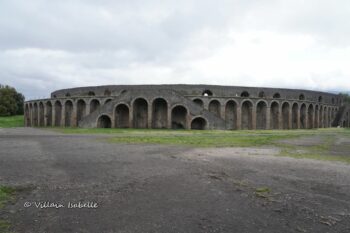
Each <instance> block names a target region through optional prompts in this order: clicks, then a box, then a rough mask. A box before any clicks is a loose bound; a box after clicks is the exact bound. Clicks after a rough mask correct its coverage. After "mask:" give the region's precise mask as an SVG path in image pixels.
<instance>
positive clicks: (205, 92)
mask: <svg viewBox="0 0 350 233" xmlns="http://www.w3.org/2000/svg"><path fill="white" fill-rule="evenodd" d="M202 96H213V92H211V91H210V90H204V91H203V92H202Z"/></svg>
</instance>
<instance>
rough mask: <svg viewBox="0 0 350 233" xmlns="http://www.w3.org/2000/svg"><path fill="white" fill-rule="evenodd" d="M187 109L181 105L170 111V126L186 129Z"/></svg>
mask: <svg viewBox="0 0 350 233" xmlns="http://www.w3.org/2000/svg"><path fill="white" fill-rule="evenodd" d="M186 125H187V109H186V108H185V107H183V106H176V107H174V108H173V109H172V111H171V128H173V129H186Z"/></svg>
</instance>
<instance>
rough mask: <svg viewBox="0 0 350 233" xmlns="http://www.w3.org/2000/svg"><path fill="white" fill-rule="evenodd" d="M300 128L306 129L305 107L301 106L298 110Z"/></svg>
mask: <svg viewBox="0 0 350 233" xmlns="http://www.w3.org/2000/svg"><path fill="white" fill-rule="evenodd" d="M300 128H301V129H306V105H305V104H302V105H301V108H300Z"/></svg>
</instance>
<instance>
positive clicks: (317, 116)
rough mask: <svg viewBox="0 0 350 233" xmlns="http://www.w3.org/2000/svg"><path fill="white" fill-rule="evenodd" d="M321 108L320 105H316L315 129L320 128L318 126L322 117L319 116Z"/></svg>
mask: <svg viewBox="0 0 350 233" xmlns="http://www.w3.org/2000/svg"><path fill="white" fill-rule="evenodd" d="M319 111H320V110H319V107H318V105H316V107H315V120H314V127H315V128H318V127H319V126H318V124H319V117H320V114H319Z"/></svg>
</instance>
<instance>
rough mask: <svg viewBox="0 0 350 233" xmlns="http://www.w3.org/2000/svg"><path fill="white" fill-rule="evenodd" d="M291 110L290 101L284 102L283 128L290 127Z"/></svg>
mask: <svg viewBox="0 0 350 233" xmlns="http://www.w3.org/2000/svg"><path fill="white" fill-rule="evenodd" d="M289 112H290V105H289V103H288V102H284V103H283V104H282V127H283V129H290V126H289V120H290V119H289Z"/></svg>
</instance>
